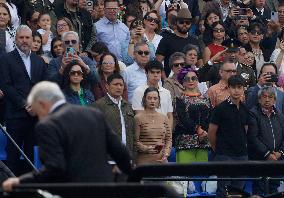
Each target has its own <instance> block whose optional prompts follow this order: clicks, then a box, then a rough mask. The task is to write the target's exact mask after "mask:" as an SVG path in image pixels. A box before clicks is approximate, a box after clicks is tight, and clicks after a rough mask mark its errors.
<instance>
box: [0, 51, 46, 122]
mask: <svg viewBox="0 0 284 198" xmlns="http://www.w3.org/2000/svg"><path fill="white" fill-rule="evenodd" d="M30 58H31V79H30V77H29V75H28V72H27V70H26V67H25V65H24V62H23V60H22V58H21V56H20V54H19V52H18V51H17V49H15V50H14V51H12V52H10V53H8V54H5V55H3V56H2V57H1V62H0V71H1V73H0V81H1V84H2V88H3V91H4V95H5V98H6V113H5V114H6V115H5V117H6V119H13V118H24V117H27V116H29V115H28V113H27V112H26V110H25V105H26V99H27V96H28V94H29V93H30V90H31V88H32V87H33V86H34V85H35V84H36V83H38V82H40V81H43V80H45V79H46V73H47V72H46V71H47V67H46V64H45V63H44V61H43V59H42V58H41V57H39V56H38V55H36V54H34V53H32V54H31V56H30Z"/></svg>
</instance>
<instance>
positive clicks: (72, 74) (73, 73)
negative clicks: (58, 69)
mask: <svg viewBox="0 0 284 198" xmlns="http://www.w3.org/2000/svg"><path fill="white" fill-rule="evenodd" d="M69 75H70V76H82V75H83V72H82V71H70V72H69Z"/></svg>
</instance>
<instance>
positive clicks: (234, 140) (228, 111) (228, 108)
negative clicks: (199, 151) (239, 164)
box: [211, 99, 249, 157]
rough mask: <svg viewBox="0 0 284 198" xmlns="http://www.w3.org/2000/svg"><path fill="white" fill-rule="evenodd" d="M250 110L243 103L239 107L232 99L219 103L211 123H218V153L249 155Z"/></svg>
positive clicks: (235, 155) (237, 155) (236, 155)
mask: <svg viewBox="0 0 284 198" xmlns="http://www.w3.org/2000/svg"><path fill="white" fill-rule="evenodd" d="M248 117H249V111H248V109H247V108H246V106H245V105H244V104H243V103H240V106H239V109H238V108H237V106H236V105H235V104H233V103H232V102H231V101H230V99H228V100H225V101H224V102H222V103H221V104H219V105H218V106H217V107H216V108H215V109H214V110H213V114H212V117H211V123H213V124H216V125H218V129H217V134H216V136H217V137H216V154H219V155H228V156H234V157H239V156H244V155H247V133H246V130H245V126H246V125H248Z"/></svg>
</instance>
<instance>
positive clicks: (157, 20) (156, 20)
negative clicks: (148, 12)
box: [146, 16, 160, 24]
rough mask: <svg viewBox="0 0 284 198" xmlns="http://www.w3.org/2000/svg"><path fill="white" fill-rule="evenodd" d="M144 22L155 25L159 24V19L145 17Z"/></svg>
mask: <svg viewBox="0 0 284 198" xmlns="http://www.w3.org/2000/svg"><path fill="white" fill-rule="evenodd" d="M146 20H147V21H149V22H155V23H156V24H159V23H160V20H159V19H156V18H153V17H150V16H147V17H146Z"/></svg>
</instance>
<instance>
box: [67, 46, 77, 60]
mask: <svg viewBox="0 0 284 198" xmlns="http://www.w3.org/2000/svg"><path fill="white" fill-rule="evenodd" d="M74 55H75V49H74V48H73V47H67V48H66V58H67V59H68V58H69V57H71V58H72V60H73V57H74Z"/></svg>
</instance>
